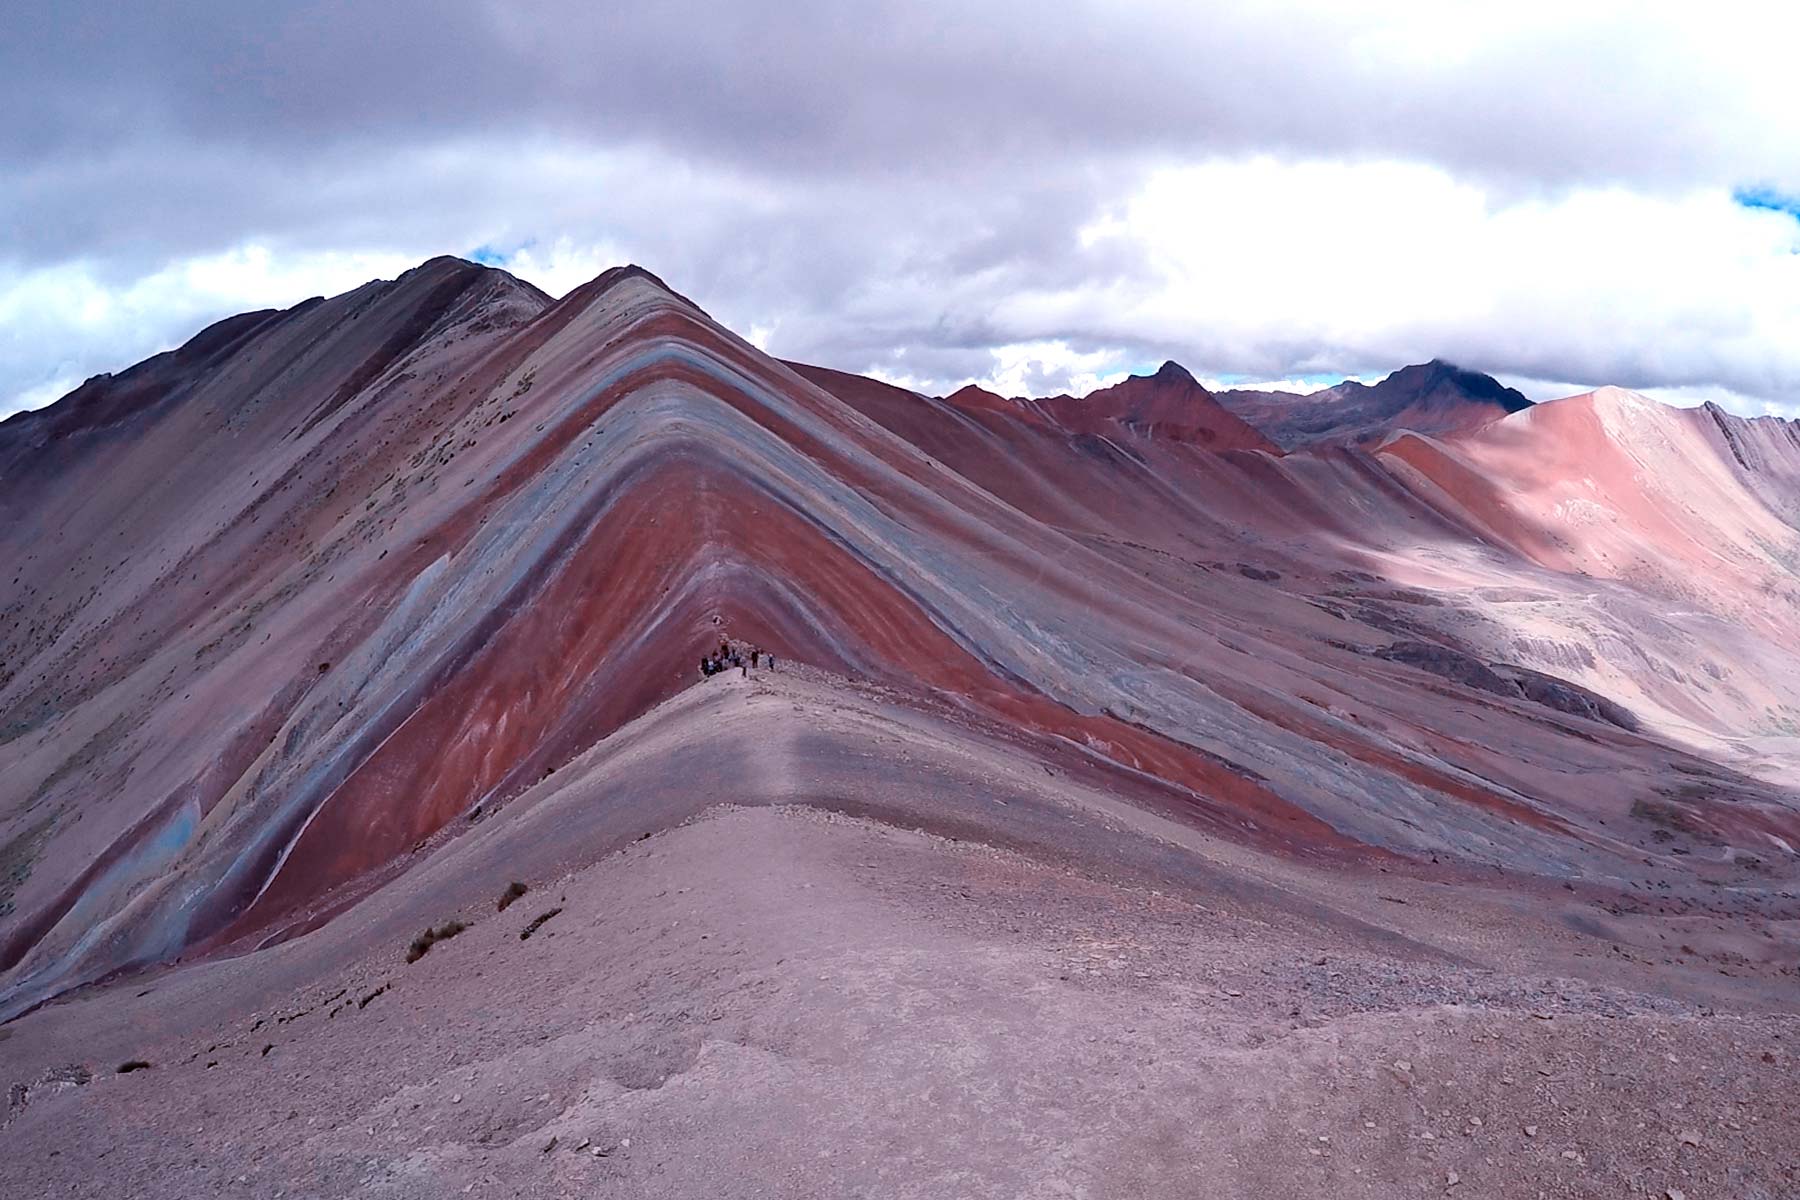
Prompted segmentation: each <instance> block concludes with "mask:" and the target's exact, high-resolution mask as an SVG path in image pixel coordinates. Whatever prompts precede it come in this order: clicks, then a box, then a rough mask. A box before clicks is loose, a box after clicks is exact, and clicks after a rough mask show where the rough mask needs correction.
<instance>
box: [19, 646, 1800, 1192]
mask: <svg viewBox="0 0 1800 1200" xmlns="http://www.w3.org/2000/svg"><path fill="white" fill-rule="evenodd" d="M700 727H704V728H706V729H708V730H710V731H711V735H712V737H713V739H714V743H713V744H714V746H715V755H716V761H717V762H719V763H723V764H726V769H722V770H704V769H701V767H700V765H699V764H690V767H689V768H681V767H679V766H678V765H676V764H678V763H679V762H680V759H679V748H680V747H681V746H682V745H683V744H685V743H686V742H687V739H689V738H691V737H692V736H693V733H694V730H695V729H696V728H700ZM734 739H736V740H735V741H734ZM672 749H673V750H675V751H676V752H677V758H676V759H674V760H671V759H670V758H669V757H668V755H669V753H670V752H671V750H672ZM863 763H867V764H870V765H871V768H872V769H869V770H868V771H867V773H866V774H858V772H862V771H864V767H863V766H861V765H860V764H863ZM1052 770H1053V769H1052ZM1052 770H1047V769H1046V768H1045V767H1044V766H1043V765H1042V764H1041V763H1038V762H1034V761H1031V760H1030V759H1028V758H1027V757H1026V756H1025V755H1023V754H1017V755H1013V754H1009V753H1008V751H1007V750H1006V749H1005V748H1004V747H997V746H995V745H993V744H991V743H990V744H987V745H986V746H985V747H983V746H982V745H981V744H979V743H977V742H975V741H973V740H970V739H969V737H968V735H967V733H966V731H962V730H959V729H958V727H957V726H956V725H955V724H954V723H953V722H946V721H942V720H940V719H938V718H936V717H934V716H932V715H930V714H923V713H920V712H918V711H915V710H910V709H906V708H902V707H898V706H895V705H892V704H891V703H889V702H888V700H887V699H886V698H885V697H883V696H882V695H880V694H879V693H876V692H874V691H872V690H869V689H850V688H845V687H843V686H842V685H841V684H836V683H833V682H831V681H828V680H822V679H816V678H813V679H802V678H799V677H797V676H795V677H781V678H774V679H771V678H766V677H765V678H763V679H758V680H751V681H744V680H741V679H738V678H736V677H733V678H731V679H728V680H720V681H715V682H713V683H710V684H708V685H705V686H704V687H697V688H694V689H691V690H690V691H689V692H687V693H684V694H683V695H682V696H679V697H677V698H676V699H675V700H673V701H671V702H669V703H668V704H665V705H664V706H662V708H660V709H658V710H657V711H656V712H653V713H652V714H650V715H649V716H648V717H646V718H645V719H643V720H641V721H639V722H637V723H636V724H634V725H633V726H631V727H629V728H628V729H626V730H625V731H623V732H622V733H621V734H620V735H618V736H617V737H615V738H614V739H609V742H608V744H607V746H606V747H605V748H604V749H603V750H602V751H599V752H596V753H594V754H591V755H589V756H587V757H586V758H584V759H582V760H580V761H578V762H577V763H575V764H572V765H571V766H570V767H569V768H568V769H567V771H566V772H563V773H559V774H562V775H565V776H566V778H562V779H556V780H550V781H546V784H545V785H543V786H542V787H540V788H539V789H537V790H536V791H534V792H533V793H531V794H528V795H527V796H526V797H524V798H522V799H521V801H519V802H518V805H517V807H516V808H514V809H509V810H507V811H505V812H503V813H501V814H499V815H498V816H497V817H495V818H494V819H491V820H489V821H486V822H484V823H482V824H480V825H479V826H477V828H475V829H473V830H471V831H469V832H467V833H465V834H464V835H463V836H461V837H459V838H457V839H455V840H453V841H449V842H445V843H443V844H441V845H439V846H436V847H428V848H427V849H426V850H424V851H422V852H421V853H422V855H423V856H424V861H423V862H421V863H418V864H416V865H414V866H413V867H411V868H410V869H409V870H407V871H406V872H405V873H404V875H402V876H400V877H399V878H398V879H396V880H395V881H394V882H393V883H391V884H389V885H388V886H387V887H385V888H383V889H381V890H380V891H378V892H376V893H375V894H373V895H372V896H370V897H369V898H367V899H365V900H364V901H363V902H362V903H360V904H358V905H356V906H355V907H353V908H351V909H350V910H349V911H348V912H346V913H344V914H343V915H341V916H340V917H338V919H336V920H334V921H332V922H331V923H330V924H328V925H325V926H324V927H323V928H321V929H319V930H318V931H316V932H314V933H311V934H308V935H306V936H303V937H299V938H297V939H294V940H291V941H288V942H285V943H283V944H281V945H279V946H275V947H273V948H270V949H267V950H264V951H262V952H259V953H257V954H254V955H249V956H245V957H239V958H235V959H229V960H225V961H213V962H203V963H196V964H189V965H182V966H177V967H175V968H173V969H170V970H167V971H164V972H162V973H160V974H154V975H149V976H139V977H136V978H128V979H123V980H120V981H117V982H115V983H113V984H111V985H109V986H105V987H101V988H97V989H86V990H84V991H82V992H80V993H77V994H76V995H74V996H73V997H71V998H69V999H67V1000H65V1001H63V1002H59V1003H57V1004H53V1005H51V1006H48V1007H46V1008H43V1009H40V1010H39V1011H38V1012H36V1013H33V1014H31V1015H29V1016H27V1017H26V1018H24V1019H22V1020H19V1021H15V1022H13V1023H11V1024H9V1025H8V1026H6V1027H5V1029H4V1040H0V1064H3V1065H0V1082H5V1083H7V1084H13V1085H20V1084H22V1085H24V1087H23V1091H22V1092H21V1089H20V1087H18V1086H14V1087H13V1090H12V1098H11V1105H10V1108H9V1110H8V1116H7V1125H6V1127H5V1129H4V1130H3V1131H0V1193H3V1194H5V1195H8V1196H15V1195H16V1196H39V1195H44V1196H49V1195H76V1196H134V1197H151V1196H171V1197H173V1196H195V1195H242V1196H255V1197H276V1196H287V1197H293V1196H349V1195H358V1196H381V1197H436V1196H454V1195H459V1194H471V1195H483V1196H658V1197H660V1196H667V1197H693V1196H745V1197H749V1196H771V1197H772V1196H793V1197H802V1196H862V1197H871V1198H872V1197H927V1196H929V1197H938V1196H996V1197H1039V1196H1092V1197H1110V1196H1158V1197H1160V1196H1171V1197H1173V1196H1184V1197H1185V1196H1194V1195H1231V1196H1253V1197H1270V1198H1279V1197H1302V1196H1334V1197H1337V1196H1368V1197H1385V1196H1411V1195H1443V1194H1450V1195H1465V1196H1497V1197H1513V1196H1517V1197H1538V1196H1546V1197H1549V1196H1559V1197H1564V1196H1566V1197H1576V1196H1582V1197H1585V1196H1652V1197H1664V1196H1666V1195H1668V1194H1671V1190H1672V1191H1673V1192H1674V1193H1679V1194H1681V1195H1684V1196H1687V1197H1696V1198H1699V1197H1725V1196H1730V1197H1745V1198H1761V1197H1767V1198H1774V1197H1787V1196H1794V1195H1800V1179H1797V1178H1796V1176H1795V1173H1794V1172H1795V1164H1796V1162H1800V1157H1797V1156H1796V1153H1795V1150H1796V1147H1800V1109H1797V1108H1796V1107H1795V1106H1794V1105H1793V1104H1792V1095H1793V1085H1794V1083H1795V1081H1796V1078H1797V1077H1800V1076H1797V1073H1796V1059H1795V1053H1796V1050H1797V1049H1800V1020H1796V1019H1795V1017H1794V1016H1793V1015H1792V1014H1791V1009H1792V1008H1793V1000H1794V996H1793V995H1792V993H1791V991H1790V990H1788V977H1787V976H1784V975H1782V974H1780V973H1779V970H1778V969H1777V968H1776V966H1775V965H1773V964H1765V966H1764V967H1763V968H1760V969H1759V968H1753V967H1743V966H1741V965H1740V966H1739V967H1738V968H1736V970H1735V973H1734V974H1731V975H1724V974H1720V973H1719V971H1718V969H1717V966H1716V965H1710V966H1709V965H1706V964H1703V963H1700V962H1699V961H1697V960H1696V961H1694V962H1692V963H1690V964H1689V967H1690V968H1691V969H1683V968H1680V967H1669V966H1665V965H1664V964H1661V963H1650V962H1648V961H1641V960H1640V957H1641V956H1631V955H1628V954H1625V953H1622V947H1623V944H1622V943H1615V942H1614V941H1612V940H1611V939H1610V938H1606V937H1596V936H1594V935H1592V934H1591V933H1587V932H1583V931H1582V930H1581V929H1580V928H1578V926H1581V925H1582V923H1583V922H1582V921H1571V920H1569V919H1567V916H1568V915H1569V914H1579V913H1589V914H1593V916H1592V918H1591V919H1594V920H1601V919H1604V914H1603V912H1602V910H1601V909H1600V907H1599V906H1600V905H1602V904H1604V903H1605V902H1604V901H1603V900H1598V899H1596V898H1594V897H1587V896H1571V895H1570V894H1569V893H1564V895H1565V896H1569V899H1568V902H1567V905H1566V909H1567V911H1566V913H1562V914H1560V915H1559V909H1558V904H1557V902H1555V901H1554V900H1552V899H1547V898H1546V897H1543V896H1530V897H1527V896H1521V895H1518V894H1516V893H1511V892H1509V885H1498V886H1491V887H1490V886H1487V885H1483V884H1480V883H1479V882H1473V881H1470V880H1467V879H1461V880H1453V879H1439V878H1422V877H1420V876H1419V875H1418V873H1417V872H1408V871H1404V870H1401V869H1400V868H1398V867H1397V866H1390V867H1389V869H1388V870H1387V871H1386V872H1383V871H1382V870H1381V869H1380V865H1378V864H1373V863H1340V864H1296V863H1293V862H1290V861H1283V860H1280V859H1277V858H1274V857H1264V856H1260V855H1257V854H1254V853H1252V852H1250V851H1246V850H1244V849H1242V848H1240V847H1234V846H1231V845H1229V844H1226V843H1222V842H1217V841H1214V840H1211V839H1208V838H1206V837H1203V836H1201V835H1199V834H1196V833H1194V832H1193V831H1192V830H1191V829H1186V828H1184V827H1182V826H1181V825H1180V824H1179V823H1177V822H1174V821H1169V820H1165V819H1164V818H1162V817H1159V816H1156V815H1154V814H1152V813H1148V812H1146V811H1143V810H1141V809H1136V808H1129V807H1127V806H1124V805H1122V804H1121V803H1120V802H1119V801H1118V800H1117V798H1116V797H1109V796H1107V795H1106V794H1105V793H1103V792H1100V791H1098V790H1094V789H1089V788H1087V787H1086V786H1085V785H1083V784H1082V783H1081V782H1079V781H1078V780H1072V779H1070V778H1069V775H1068V773H1067V772H1056V773H1052ZM1028 771H1035V772H1036V773H1037V775H1038V779H1039V780H1041V781H1042V782H1041V783H1040V782H1037V781H1033V780H1030V779H1029V777H1028V775H1027V772H1028ZM653 779H660V780H662V781H663V784H664V785H665V786H664V790H665V791H669V790H673V791H681V790H682V789H681V788H679V787H675V788H670V787H668V786H667V785H669V784H670V783H674V782H676V781H678V780H681V779H686V780H688V781H689V786H688V788H687V789H686V791H687V794H686V795H685V796H684V803H685V804H686V805H687V806H689V808H688V810H687V811H678V810H670V811H666V812H655V813H650V814H648V815H647V816H646V814H645V812H644V810H642V809H637V811H638V814H639V816H640V817H644V818H645V819H647V820H648V821H649V823H650V825H653V826H661V825H667V827H666V828H662V829H661V831H660V832H654V833H649V835H648V836H644V832H645V831H644V830H639V829H638V828H637V827H636V826H633V825H629V824H618V823H617V821H618V814H620V813H621V812H632V811H633V810H634V806H635V804H636V801H637V799H638V798H639V797H640V795H643V796H648V795H650V794H651V790H652V789H650V787H649V785H648V783H647V781H649V780H653ZM851 779H861V780H862V783H861V785H860V789H859V790H858V791H857V794H856V795H855V797H854V798H851V797H849V796H848V795H847V793H848V792H849V791H850V790H851V785H850V784H848V783H847V782H846V781H848V780H851ZM734 790H735V791H736V792H737V793H738V794H737V795H736V797H735V798H734V797H733V796H732V794H731V793H732V792H733V791H734ZM834 793H835V798H834ZM846 807H857V808H860V809H863V810H865V811H868V812H871V813H873V814H875V816H876V817H877V818H879V819H871V818H866V817H857V816H847V815H844V814H843V813H841V812H833V811H828V810H829V809H831V808H846ZM958 808H960V809H961V810H962V814H963V817H964V819H963V820H962V823H961V825H960V826H959V828H958V831H957V833H956V835H955V836H946V835H944V834H943V833H937V832H928V831H921V830H922V829H924V830H930V829H932V828H934V827H936V828H941V827H943V826H944V825H945V823H946V821H947V820H948V819H949V817H948V815H947V814H950V813H951V812H952V810H955V809H958ZM984 812H986V813H989V814H1000V815H1003V816H1004V818H1005V828H1006V829H1007V830H1008V831H1010V833H1009V836H1008V837H1007V838H1006V839H1004V840H1006V841H1007V842H1008V843H1009V844H1008V845H1005V846H1001V845H997V844H995V842H996V841H999V840H1002V839H999V838H997V837H996V838H988V837H984V836H983V835H982V832H981V827H982V826H983V825H992V824H993V821H992V816H991V815H990V816H983V815H982V814H983V813H984ZM609 814H610V815H609ZM671 822H673V823H672V824H670V823H671ZM996 827H997V826H996ZM583 859H586V860H587V861H585V862H582V860H583ZM568 861H574V862H577V863H580V864H581V865H578V866H575V867H573V868H572V869H567V868H562V867H559V864H560V863H564V862H568ZM513 878H518V879H520V880H522V881H524V882H526V883H528V884H529V885H530V888H531V890H530V891H529V892H528V893H527V894H526V895H525V896H524V897H523V898H521V899H519V900H518V901H517V902H516V903H513V904H512V905H511V906H510V907H508V908H507V909H506V910H505V911H504V912H497V911H496V903H495V902H496V898H497V897H498V896H499V894H500V893H501V891H502V890H503V888H504V887H505V886H506V884H507V883H508V882H510V881H511V880H512V879H513ZM549 913H554V915H552V916H549V917H548V919H543V918H544V917H545V914H549ZM451 918H460V919H462V920H464V921H466V922H468V924H469V928H468V929H467V930H466V931H464V932H462V933H460V934H459V935H457V936H455V937H453V938H451V939H449V940H447V941H443V942H439V943H437V944H436V945H434V946H433V947H432V948H431V950H430V952H429V953H427V954H426V955H425V956H424V957H423V958H421V959H420V960H419V961H417V962H416V963H413V964H410V965H408V964H407V963H406V961H405V951H406V947H407V943H408V941H409V939H410V936H411V934H412V933H414V932H416V931H417V930H418V929H419V928H421V927H423V926H424V925H427V924H436V923H440V922H442V921H444V920H448V919H451ZM1671 919H1673V918H1671ZM534 923H537V925H536V929H535V932H533V934H532V936H530V937H529V938H521V934H522V933H523V932H524V931H525V930H526V929H527V928H528V927H530V926H532V925H533V924H534ZM1790 933H1791V931H1790ZM1728 969H1729V968H1728ZM1728 989H1729V990H1728ZM131 1060H141V1061H144V1062H147V1063H149V1064H150V1065H149V1066H148V1067H147V1068H145V1069H140V1070H136V1071H132V1072H128V1073H124V1074H121V1073H118V1071H117V1068H118V1067H119V1066H120V1065H121V1064H123V1063H125V1062H127V1061H131ZM84 1075H86V1076H87V1081H86V1082H85V1083H74V1082H63V1081H65V1080H76V1079H81V1078H83V1076H84Z"/></svg>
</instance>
